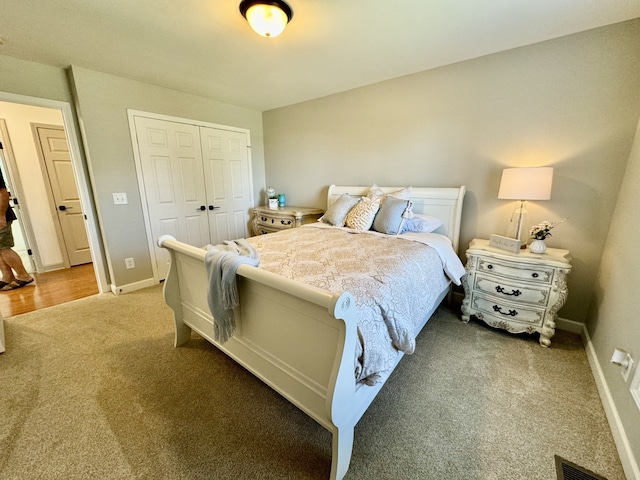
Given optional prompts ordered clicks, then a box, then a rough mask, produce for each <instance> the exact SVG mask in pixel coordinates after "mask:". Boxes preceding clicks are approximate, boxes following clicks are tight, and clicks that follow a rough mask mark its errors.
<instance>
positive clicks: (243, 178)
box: [200, 127, 251, 245]
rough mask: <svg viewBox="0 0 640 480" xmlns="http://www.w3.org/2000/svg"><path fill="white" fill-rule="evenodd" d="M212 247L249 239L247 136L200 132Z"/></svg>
mask: <svg viewBox="0 0 640 480" xmlns="http://www.w3.org/2000/svg"><path fill="white" fill-rule="evenodd" d="M200 135H201V142H202V155H203V157H204V158H203V160H204V162H203V164H204V179H205V184H206V185H207V200H208V204H207V209H208V212H209V232H210V238H211V243H212V244H214V245H215V244H218V243H222V242H223V241H224V240H230V239H236V238H243V237H246V236H247V215H248V210H249V208H251V182H250V175H251V172H250V169H249V160H248V155H247V135H246V134H245V133H242V132H232V131H227V130H219V129H216V128H204V127H203V128H201V129H200Z"/></svg>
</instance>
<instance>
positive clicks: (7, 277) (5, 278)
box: [0, 255, 16, 288]
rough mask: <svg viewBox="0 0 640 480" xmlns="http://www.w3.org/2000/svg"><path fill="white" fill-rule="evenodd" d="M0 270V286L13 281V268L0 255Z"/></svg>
mask: <svg viewBox="0 0 640 480" xmlns="http://www.w3.org/2000/svg"><path fill="white" fill-rule="evenodd" d="M0 272H2V280H1V281H0V288H2V287H4V286H5V285H6V284H8V283H11V282H13V281H14V280H15V279H16V278H15V277H14V275H13V270H11V267H10V266H9V264H8V263H7V262H5V261H4V259H3V258H2V256H1V255H0Z"/></svg>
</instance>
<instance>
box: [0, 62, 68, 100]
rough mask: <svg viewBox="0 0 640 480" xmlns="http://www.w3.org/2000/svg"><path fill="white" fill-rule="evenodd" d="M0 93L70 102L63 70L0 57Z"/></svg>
mask: <svg viewBox="0 0 640 480" xmlns="http://www.w3.org/2000/svg"><path fill="white" fill-rule="evenodd" d="M0 72H2V73H1V74H0V91H2V92H7V93H15V94H18V95H26V96H31V97H39V98H46V99H48V100H57V101H59V102H71V100H72V98H71V91H70V89H69V82H68V81H67V75H66V72H65V71H64V69H62V68H57V67H51V66H49V65H43V64H40V63H34V62H28V61H26V60H20V59H18V58H13V57H7V56H5V55H0Z"/></svg>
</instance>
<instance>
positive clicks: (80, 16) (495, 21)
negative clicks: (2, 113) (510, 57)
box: [0, 0, 640, 111]
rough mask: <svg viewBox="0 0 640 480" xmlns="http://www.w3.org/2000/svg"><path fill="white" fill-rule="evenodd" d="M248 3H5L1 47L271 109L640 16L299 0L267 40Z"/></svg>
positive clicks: (590, 2) (382, 0)
mask: <svg viewBox="0 0 640 480" xmlns="http://www.w3.org/2000/svg"><path fill="white" fill-rule="evenodd" d="M239 2H240V0H55V1H54V0H44V1H43V0H0V38H2V40H3V42H4V44H3V45H0V54H4V55H10V56H15V57H20V58H24V59H28V60H32V61H36V62H41V63H46V64H50V65H55V66H59V67H67V66H69V65H77V66H80V67H85V68H88V69H92V70H98V71H102V72H108V73H113V74H116V75H121V76H125V77H129V78H133V79H137V80H141V81H144V82H148V83H152V84H156V85H161V86H164V87H169V88H173V89H176V90H181V91H184V92H189V93H193V94H197V95H202V96H207V97H212V98H216V99H218V100H222V101H225V102H228V103H232V104H234V105H239V106H245V107H249V108H252V109H258V110H261V111H264V110H269V109H273V108H277V107H281V106H285V105H290V104H294V103H298V102H302V101H305V100H309V99H313V98H318V97H322V96H325V95H329V94H332V93H336V92H340V91H344V90H349V89H352V88H356V87H360V86H363V85H368V84H372V83H376V82H379V81H383V80H388V79H390V78H395V77H399V76H402V75H407V74H411V73H416V72H420V71H423V70H427V69H430V68H434V67H438V66H442V65H447V64H451V63H454V62H459V61H462V60H467V59H470V58H476V57H479V56H482V55H487V54H490V53H495V52H499V51H503V50H507V49H511V48H514V47H519V46H523V45H528V44H532V43H536V42H540V41H543V40H548V39H551V38H556V37H560V36H563V35H568V34H571V33H575V32H579V31H583V30H587V29H591V28H595V27H599V26H603V25H608V24H611V23H616V22H621V21H624V20H628V19H632V18H637V17H640V0H288V3H289V4H290V5H291V7H292V8H293V11H294V15H293V19H292V21H291V23H290V24H289V26H288V27H287V29H286V30H285V32H284V33H283V34H282V35H281V36H279V37H277V38H273V39H267V38H263V37H260V36H258V35H257V34H255V33H254V32H253V31H252V30H251V29H250V28H249V26H248V24H247V23H246V21H245V20H244V18H243V17H242V16H241V15H240V13H239V11H238V5H239ZM0 74H1V72H0Z"/></svg>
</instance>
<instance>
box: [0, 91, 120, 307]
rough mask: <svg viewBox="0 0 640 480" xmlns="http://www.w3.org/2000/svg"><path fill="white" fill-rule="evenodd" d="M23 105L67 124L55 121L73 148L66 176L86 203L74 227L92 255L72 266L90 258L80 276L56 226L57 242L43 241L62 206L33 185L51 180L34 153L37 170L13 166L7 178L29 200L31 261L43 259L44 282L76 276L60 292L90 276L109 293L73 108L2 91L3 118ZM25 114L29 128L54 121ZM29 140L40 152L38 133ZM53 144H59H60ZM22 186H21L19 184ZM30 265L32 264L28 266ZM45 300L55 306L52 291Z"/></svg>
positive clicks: (25, 213) (27, 233) (69, 151)
mask: <svg viewBox="0 0 640 480" xmlns="http://www.w3.org/2000/svg"><path fill="white" fill-rule="evenodd" d="M21 106H22V107H38V108H41V110H46V111H50V112H53V113H57V115H58V118H61V120H62V121H61V122H55V123H58V124H60V123H61V125H58V128H59V129H61V130H62V131H63V132H65V133H66V134H67V137H68V148H67V153H66V155H67V156H68V157H69V158H68V160H69V161H67V162H66V163H65V164H64V166H63V170H64V169H66V170H67V172H66V173H67V174H69V173H70V174H71V177H72V178H73V180H74V181H73V182H72V183H74V184H75V185H74V186H76V189H77V192H76V195H75V197H76V199H75V201H77V202H78V205H82V208H79V210H81V212H82V213H81V214H80V215H79V216H77V218H78V219H80V221H79V222H78V221H77V220H76V225H75V226H72V229H73V228H75V230H76V233H77V231H78V230H79V229H78V226H81V227H82V228H81V231H82V233H84V240H82V241H81V242H79V244H82V243H83V242H84V245H80V246H81V248H80V250H83V249H84V250H85V252H86V254H87V256H85V257H84V259H81V260H80V261H79V262H77V261H74V262H73V263H78V264H84V263H86V262H85V261H86V260H88V263H86V265H83V268H82V275H79V274H78V272H79V269H77V268H71V269H69V268H68V267H69V266H71V265H72V263H71V262H69V261H68V260H67V261H65V258H68V254H67V253H65V254H63V253H62V252H61V249H62V248H65V250H66V244H65V245H64V246H63V245H62V244H59V242H57V241H56V239H57V234H56V231H55V228H54V229H53V230H50V231H53V235H49V237H53V239H49V238H48V237H47V234H46V233H45V234H44V235H45V236H44V240H43V227H42V225H43V224H46V223H47V222H48V223H49V226H51V225H52V224H53V217H54V216H57V213H56V210H57V207H58V205H56V203H55V202H53V203H52V202H51V201H49V200H48V199H47V198H46V197H47V194H46V192H45V194H44V199H43V193H42V192H43V191H45V190H44V187H43V188H41V189H40V190H38V189H37V188H34V187H33V182H34V181H36V182H37V181H39V182H40V183H41V184H42V185H43V186H44V185H45V184H46V183H47V182H48V178H49V175H48V173H47V171H46V169H45V170H42V165H38V162H40V158H39V157H38V155H31V157H35V160H34V159H33V158H31V160H30V161H32V162H33V161H35V162H36V166H37V168H35V169H32V168H31V166H29V165H27V166H26V167H24V166H22V168H21V169H20V168H18V167H17V166H12V167H11V168H8V170H11V171H10V172H9V175H8V176H11V177H13V179H14V180H15V179H16V177H17V180H18V182H15V181H14V182H13V183H14V188H15V189H16V194H17V196H18V199H20V198H23V199H26V200H27V202H26V203H25V201H24V200H23V201H22V202H21V205H20V207H21V212H22V213H23V216H24V219H25V237H26V240H27V243H30V244H31V246H30V249H31V250H32V253H33V256H32V258H34V259H39V261H40V262H36V267H37V268H35V272H34V275H43V277H42V278H43V279H44V278H46V277H44V276H54V274H55V275H59V274H61V273H65V274H72V275H71V278H67V279H66V280H64V281H62V280H58V279H57V280H56V282H57V283H60V285H59V288H60V287H62V285H64V282H66V281H72V280H73V277H74V276H79V277H80V278H83V279H84V280H82V282H86V276H87V273H88V274H89V278H90V279H91V280H90V281H93V280H95V289H94V291H93V293H102V292H106V291H109V285H108V281H107V277H106V269H105V266H104V261H103V253H102V245H101V242H100V238H99V234H98V228H97V219H96V218H95V215H94V213H93V212H94V207H93V201H92V198H91V196H90V194H89V191H90V189H89V182H88V176H87V174H86V172H85V171H84V166H83V163H82V160H81V155H80V148H79V144H78V140H77V136H76V133H75V132H76V131H75V128H74V123H73V115H72V111H71V106H70V105H69V104H68V103H65V102H58V101H54V100H46V99H41V98H33V97H25V96H21V95H14V94H9V93H3V92H0V118H2V117H4V116H6V114H7V113H15V111H14V110H12V109H11V108H10V107H21ZM22 111H23V112H26V113H25V115H26V118H22V121H24V122H26V123H27V124H31V123H34V124H36V123H47V124H51V123H52V122H50V121H49V120H44V122H43V120H42V118H29V114H28V112H29V110H28V108H25V109H23V110H22ZM9 127H11V124H10V125H9ZM6 134H8V135H10V136H11V138H10V140H13V136H14V134H13V132H12V131H11V128H9V130H8V132H6ZM20 134H21V133H18V134H16V137H18V136H19V135H20ZM29 136H30V138H31V141H32V143H33V148H34V153H35V152H36V151H37V148H38V147H37V146H36V145H37V143H38V141H37V137H36V136H35V135H34V132H33V131H31V130H30V131H29ZM21 140H24V139H21ZM53 143H55V141H54V142H53ZM13 153H14V154H15V153H16V152H13ZM21 153H22V152H18V155H20V154H21ZM5 163H10V162H5ZM41 171H42V172H43V174H42V175H41V174H40V172H41ZM27 177H28V178H27ZM67 180H68V177H67ZM65 181H66V180H63V182H65ZM18 183H19V184H20V185H17V184H18ZM67 183H68V182H67ZM16 187H17V188H16ZM38 202H39V203H38ZM27 204H28V206H29V207H30V208H29V209H27V208H25V207H27ZM36 204H37V205H38V207H34V206H33V205H36ZM43 204H46V205H47V210H46V212H45V213H43V211H44V210H43V206H42V205H43ZM63 205H64V203H63ZM72 208H73V206H72ZM47 216H48V220H47ZM14 227H15V224H14ZM76 237H77V235H76ZM80 238H81V239H82V236H80ZM34 239H35V242H34V241H33V240H34ZM56 247H57V248H56ZM76 250H78V248H76ZM38 263H39V264H38ZM25 265H27V264H26V263H25ZM65 267H67V268H65ZM64 270H67V271H66V272H63V271H64ZM66 277H69V275H67V276H66ZM36 283H37V280H36ZM42 283H43V287H44V284H45V283H51V282H45V281H44V280H43V282H42ZM25 288H27V287H25ZM30 288H33V287H30ZM62 289H64V287H62ZM19 290H21V289H19ZM19 290H17V291H16V292H18V291H19ZM42 290H44V288H42ZM5 293H6V292H2V293H0V295H4V294H5ZM20 293H21V295H20V296H22V297H24V296H25V294H26V292H20ZM30 293H33V292H30ZM93 293H90V294H93ZM43 294H44V291H43ZM74 295H75V294H74ZM46 296H47V297H48V299H47V302H50V301H51V300H50V297H51V293H50V292H49V293H47V294H46ZM54 296H58V297H60V299H61V300H62V301H61V302H56V301H55V299H54V300H53V302H54V304H55V303H63V302H64V301H69V300H71V299H73V298H70V299H66V300H65V298H64V297H65V296H64V295H58V294H55V295H54ZM40 303H41V302H40ZM34 304H35V308H34V309H37V308H42V306H48V305H42V306H38V305H39V302H37V301H36V302H35V303H34Z"/></svg>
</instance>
